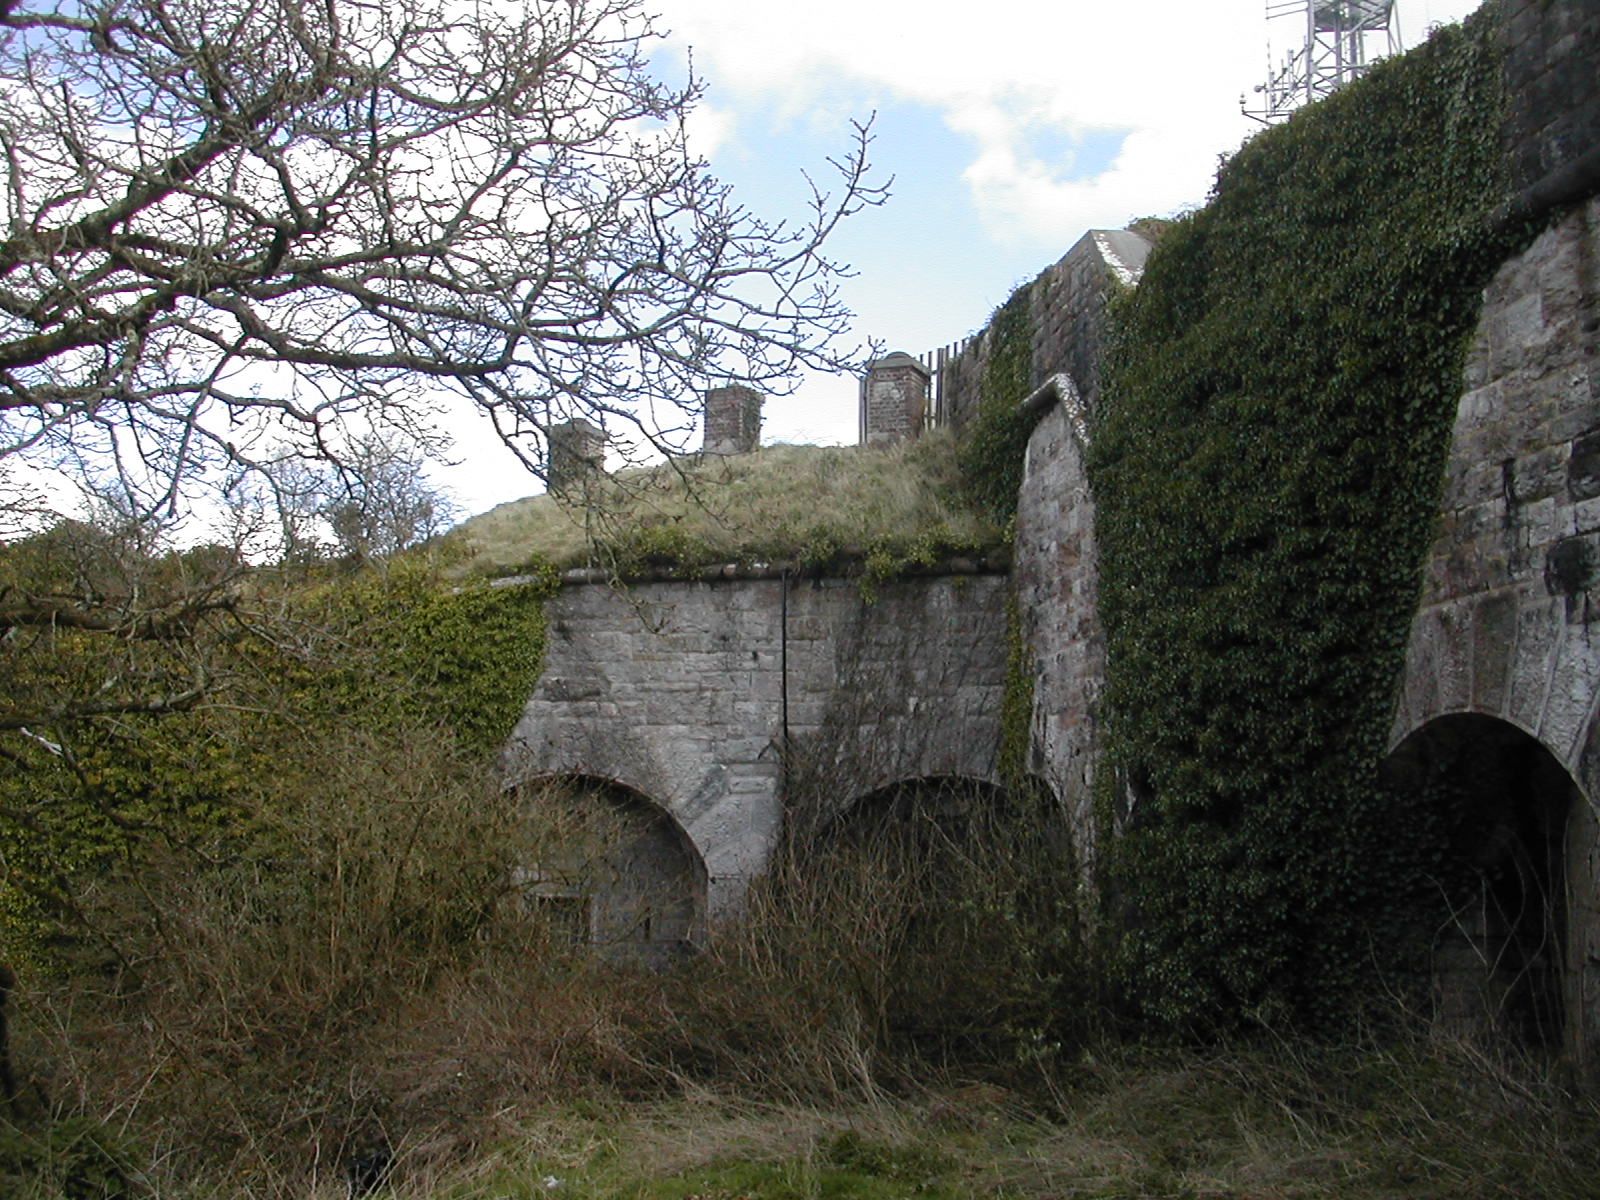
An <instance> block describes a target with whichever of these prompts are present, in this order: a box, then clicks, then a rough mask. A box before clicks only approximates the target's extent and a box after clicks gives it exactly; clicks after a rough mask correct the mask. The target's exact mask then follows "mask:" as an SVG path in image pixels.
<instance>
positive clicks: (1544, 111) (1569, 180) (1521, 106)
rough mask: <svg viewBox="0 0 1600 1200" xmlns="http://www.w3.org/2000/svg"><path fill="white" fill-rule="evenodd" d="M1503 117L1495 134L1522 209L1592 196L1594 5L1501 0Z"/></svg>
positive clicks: (1598, 137)
mask: <svg viewBox="0 0 1600 1200" xmlns="http://www.w3.org/2000/svg"><path fill="white" fill-rule="evenodd" d="M1500 31H1501V45H1502V46H1503V48H1504V51H1505V56H1506V65H1505V78H1506V96H1507V108H1508V112H1507V120H1506V123H1505V126H1504V128H1503V129H1502V131H1501V137H1502V141H1503V144H1504V146H1505V150H1506V159H1507V162H1508V163H1509V165H1510V167H1511V173H1512V180H1513V184H1514V186H1515V187H1516V189H1517V190H1518V193H1519V204H1520V206H1521V207H1523V208H1525V209H1528V210H1531V211H1535V212H1537V211H1541V210H1543V209H1546V208H1549V207H1550V206H1552V205H1562V204H1568V203H1571V202H1573V201H1576V200H1581V199H1583V198H1584V197H1586V196H1590V195H1593V194H1594V192H1595V190H1596V181H1597V179H1600V5H1596V4H1594V3H1593V2H1592V0H1565V2H1560V3H1553V2H1552V0H1501V22H1500Z"/></svg>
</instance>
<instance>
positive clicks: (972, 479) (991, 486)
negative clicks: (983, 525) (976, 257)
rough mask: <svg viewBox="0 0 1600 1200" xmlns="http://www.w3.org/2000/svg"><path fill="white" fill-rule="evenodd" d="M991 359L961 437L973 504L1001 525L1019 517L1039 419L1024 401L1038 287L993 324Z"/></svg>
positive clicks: (1018, 297)
mask: <svg viewBox="0 0 1600 1200" xmlns="http://www.w3.org/2000/svg"><path fill="white" fill-rule="evenodd" d="M985 337H986V338H987V339H988V351H989V356H988V359H987V361H986V362H985V363H984V370H983V377H982V379H981V380H980V381H979V385H978V408H977V412H975V413H974V414H973V417H972V420H971V422H970V423H969V424H968V425H967V427H966V428H965V429H963V430H962V432H961V468H962V471H963V478H964V481H965V486H966V489H967V492H968V495H969V496H970V497H971V499H972V501H973V503H974V504H975V505H977V506H978V507H979V508H981V509H982V510H984V511H985V512H986V513H988V514H989V516H991V517H993V518H994V519H995V520H997V521H1001V522H1005V521H1009V520H1010V519H1011V518H1012V517H1013V516H1014V515H1015V514H1016V511H1017V491H1018V489H1019V488H1021V486H1022V467H1023V457H1024V455H1025V453H1026V451H1027V448H1028V435H1029V434H1031V433H1032V432H1033V426H1034V422H1035V420H1036V418H1035V416H1034V415H1033V414H1031V413H1028V412H1025V411H1024V410H1023V408H1022V401H1023V400H1025V399H1026V398H1027V396H1028V393H1029V391H1031V390H1032V383H1033V376H1032V372H1033V286H1032V285H1031V284H1023V285H1022V286H1021V287H1019V288H1018V289H1017V290H1016V291H1014V292H1013V293H1011V298H1010V299H1009V300H1007V301H1006V302H1005V303H1004V304H1002V305H1001V306H1000V307H999V308H998V309H997V310H996V311H995V314H994V316H993V317H991V318H990V320H989V325H988V328H987V331H986V332H985Z"/></svg>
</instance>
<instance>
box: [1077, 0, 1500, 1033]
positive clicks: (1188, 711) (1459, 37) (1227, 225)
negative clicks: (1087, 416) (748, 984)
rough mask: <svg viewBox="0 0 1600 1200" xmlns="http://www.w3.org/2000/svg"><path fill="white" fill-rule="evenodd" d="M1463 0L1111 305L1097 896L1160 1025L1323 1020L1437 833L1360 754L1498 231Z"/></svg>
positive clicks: (1374, 747) (1416, 561)
mask: <svg viewBox="0 0 1600 1200" xmlns="http://www.w3.org/2000/svg"><path fill="white" fill-rule="evenodd" d="M1492 16H1493V14H1492V13H1486V14H1482V16H1481V17H1480V19H1475V20H1473V21H1470V22H1468V23H1467V24H1466V25H1465V26H1464V27H1452V28H1447V29H1445V30H1442V31H1441V32H1439V33H1438V34H1436V35H1435V36H1434V37H1433V38H1432V39H1431V40H1430V41H1429V42H1428V43H1427V44H1426V45H1424V46H1423V47H1421V48H1419V49H1418V50H1416V51H1414V52H1413V53H1411V54H1408V55H1406V56H1404V57H1403V58H1399V59H1394V60H1390V61H1388V62H1385V63H1383V64H1380V65H1379V66H1377V67H1376V68H1374V69H1373V70H1372V71H1371V72H1370V73H1369V74H1368V75H1367V76H1366V77H1365V78H1363V79H1362V80H1361V81H1359V82H1358V83H1357V84H1353V85H1351V86H1349V87H1347V88H1345V89H1343V90H1342V91H1340V92H1339V93H1337V94H1336V95H1335V96H1333V97H1332V98H1330V99H1328V100H1326V101H1324V102H1323V103H1320V104H1318V105H1315V106H1313V107H1311V108H1308V109H1306V110H1303V111H1302V112H1300V113H1299V114H1297V115H1296V116H1295V117H1294V119H1293V120H1291V121H1290V122H1288V123H1287V124H1286V125H1284V126H1281V127H1278V128H1274V129H1271V130H1268V131H1265V132H1263V133H1262V134H1260V135H1259V136H1257V137H1256V138H1255V139H1254V140H1253V141H1251V142H1250V143H1249V144H1247V145H1246V146H1245V147H1244V148H1243V149H1241V150H1240V151H1239V152H1238V154H1236V155H1235V156H1234V157H1233V158H1232V159H1231V160H1230V161H1229V162H1227V163H1226V164H1225V165H1224V166H1223V168H1222V170H1221V171H1220V173H1219V176H1218V179H1217V184H1216V188H1215V191H1214V194H1213V197H1212V199H1211V201H1210V203H1209V204H1208V205H1207V206H1206V207H1205V208H1204V209H1202V210H1200V211H1198V212H1196V213H1194V214H1192V215H1190V216H1188V217H1186V218H1185V219H1183V220H1181V221H1179V222H1177V223H1176V224H1175V225H1174V226H1173V227H1172V228H1171V229H1170V230H1168V231H1167V232H1166V235H1165V237H1164V239H1163V241H1162V243H1161V245H1160V246H1159V247H1158V249H1157V250H1156V252H1155V253H1154V254H1153V255H1152V256H1151V259H1150V262H1149V265H1148V269H1147V271H1146V273H1145V276H1144V279H1143V281H1142V283H1141V285H1140V287H1139V288H1138V290H1137V292H1135V293H1133V294H1131V295H1129V296H1128V297H1126V298H1125V299H1123V300H1122V301H1120V302H1119V304H1118V305H1117V306H1116V308H1115V309H1114V324H1115V335H1114V339H1113V343H1112V346H1111V350H1110V352H1109V355H1108V359H1107V362H1106V364H1105V370H1104V377H1103V392H1102V400H1101V403H1100V406H1099V410H1098V411H1097V412H1096V413H1095V414H1094V424H1093V446H1092V451H1091V454H1090V458H1089V468H1090V473H1091V482H1092V484H1093V487H1094V492H1095V497H1096V501H1097V505H1098V527H1097V536H1098V538H1099V543H1100V548H1101V570H1102V579H1101V603H1102V615H1103V619H1104V621H1105V625H1106V629H1107V633H1108V638H1109V668H1108V669H1109V678H1108V683H1107V689H1106V693H1105V715H1106V719H1107V723H1108V729H1109V735H1108V736H1109V739H1110V749H1111V756H1112V763H1113V765H1114V766H1115V768H1116V771H1115V778H1116V780H1117V781H1118V782H1117V783H1116V785H1115V786H1117V787H1118V788H1119V789H1122V793H1123V794H1122V795H1121V796H1119V801H1121V802H1126V803H1129V804H1131V811H1130V812H1127V813H1126V814H1125V815H1124V816H1123V818H1122V821H1121V835H1120V837H1118V838H1117V839H1115V842H1114V846H1113V853H1112V854H1111V856H1110V858H1109V864H1110V865H1109V867H1108V870H1109V872H1110V875H1109V877H1108V880H1107V883H1108V889H1107V890H1108V894H1110V895H1114V896H1117V897H1119V900H1118V903H1119V905H1121V906H1124V907H1123V908H1122V910H1121V911H1122V914H1123V915H1125V916H1127V917H1128V920H1127V922H1126V924H1125V925H1124V926H1122V933H1121V945H1120V947H1119V953H1118V962H1117V969H1118V973H1119V976H1120V980H1121V982H1122V984H1123V985H1124V987H1125V990H1126V995H1127V996H1128V997H1129V999H1130V1001H1131V1003H1132V1004H1133V1006H1134V1007H1135V1008H1136V1009H1138V1010H1140V1011H1141V1012H1143V1013H1144V1014H1145V1015H1146V1016H1150V1017H1154V1018H1156V1019H1157V1020H1158V1021H1160V1022H1162V1023H1165V1024H1168V1025H1171V1026H1174V1027H1177V1028H1185V1029H1200V1028H1206V1027H1210V1026H1215V1025H1226V1024H1231V1023H1235V1022H1238V1021H1240V1020H1252V1019H1253V1020H1258V1021H1268V1022H1271V1021H1275V1020H1281V1019H1285V1018H1294V1017H1301V1018H1304V1017H1322V1016H1327V1015H1329V1014H1332V1013H1336V1012H1341V1011H1347V1005H1348V1002H1349V1001H1350V999H1351V998H1352V996H1353V995H1354V994H1355V991H1354V989H1355V987H1356V985H1357V984H1358V983H1360V982H1361V981H1362V979H1363V977H1364V974H1365V973H1366V972H1367V971H1368V970H1369V969H1370V968H1372V967H1373V966H1382V965H1383V964H1384V963H1385V962H1386V961H1387V960H1388V959H1389V958H1390V956H1391V955H1392V953H1393V952H1394V951H1396V949H1397V948H1398V947H1399V945H1400V944H1401V943H1402V941H1403V934H1404V932H1405V931H1406V929H1407V928H1408V925H1407V918H1406V901H1407V888H1408V887H1410V886H1412V885H1414V884H1416V883H1417V882H1418V881H1419V880H1420V879H1421V878H1422V876H1423V874H1424V873H1425V872H1426V870H1427V869H1428V867H1429V866H1430V864H1431V863H1432V862H1433V861H1434V860H1435V857H1436V855H1437V854H1438V853H1439V851H1440V848H1441V847H1440V837H1441V833H1440V828H1439V823H1438V822H1437V821H1435V820H1434V819H1432V818H1431V817H1430V816H1429V814H1428V813H1426V812H1424V811H1421V809H1420V808H1419V807H1418V806H1417V805H1416V804H1415V803H1414V802H1408V801H1405V800H1403V799H1402V798H1400V797H1396V796H1391V795H1389V794H1387V793H1386V792H1385V791H1384V790H1383V789H1382V788H1381V787H1380V786H1379V785H1378V783H1377V781H1376V766H1377V764H1378V762H1379V760H1380V758H1381V755H1382V753H1383V750H1384V737H1385V733H1386V727H1387V723H1388V720H1389V717H1390V714H1391V705H1392V699H1393V689H1394V685H1395V680H1396V679H1397V678H1398V676H1399V671H1400V668H1401V665H1402V655H1403V650H1404V639H1405V634H1406V629H1407V625H1408V620H1409V615H1410V612H1411V611H1412V609H1413V607H1414V605H1415V602H1416V595H1417V588H1418V580H1419V569H1420V566H1421V563H1422V560H1423V557H1424V554H1425V552H1426V549H1427V545H1428V542H1429V536H1430V518H1431V515H1432V513H1433V512H1434V511H1435V509H1436V506H1437V502H1438V496H1439V489H1440V486H1441V474H1442V467H1443V456H1444V454H1445V452H1446V450H1447V448H1448V440H1449V432H1450V428H1451V422H1452V418H1453V416H1454V412H1455V405H1456V401H1457V397H1458V394H1459V390H1460V381H1461V373H1462V365H1463V354H1464V349H1465V345H1466V339H1467V337H1468V335H1469V333H1470V331H1471V330H1472V328H1473V326H1474V324H1475V321H1476V319H1477V314H1478V310H1479V303H1480V294H1481V289H1482V287H1483V285H1484V284H1485V283H1486V282H1487V280H1488V277H1489V275H1490V274H1491V273H1492V271H1493V269H1494V267H1495V266H1496V265H1497V264H1498V263H1499V262H1500V261H1502V260H1503V258H1504V257H1505V255H1506V254H1507V253H1508V252H1509V251H1510V250H1511V249H1513V248H1514V245H1515V242H1516V239H1517V238H1519V237H1524V238H1525V237H1526V236H1527V231H1526V230H1513V231H1507V230H1506V229H1505V228H1504V227H1503V226H1500V225H1497V223H1496V221H1495V220H1494V213H1495V211H1496V210H1497V208H1498V207H1499V206H1501V205H1502V203H1503V201H1504V199H1505V192H1506V188H1507V184H1506V182H1505V180H1504V178H1503V173H1502V172H1503V168H1502V165H1501V158H1500V153H1499V147H1498V144H1497V138H1498V134H1499V130H1500V128H1501V120H1500V112H1501V105H1502V96H1501V84H1500V68H1499V62H1498V56H1497V53H1496V51H1495V48H1494V41H1493V21H1492V19H1487V18H1492ZM1103 777H1104V778H1107V779H1109V778H1112V777H1113V773H1112V772H1105V773H1103ZM1112 807H1116V806H1112Z"/></svg>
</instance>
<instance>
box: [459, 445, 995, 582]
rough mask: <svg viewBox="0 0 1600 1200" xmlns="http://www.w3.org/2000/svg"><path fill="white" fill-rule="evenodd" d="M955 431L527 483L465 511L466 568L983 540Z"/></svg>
mask: <svg viewBox="0 0 1600 1200" xmlns="http://www.w3.org/2000/svg"><path fill="white" fill-rule="evenodd" d="M960 479H961V474H960V466H959V465H958V463H957V459H956V451H955V444H954V441H953V440H952V439H951V438H950V437H949V435H947V434H944V433H934V434H931V435H930V436H928V437H925V438H922V439H920V440H918V441H916V442H913V443H910V444H906V445H901V446H897V447H894V448H893V449H889V450H876V449H874V450H867V449H860V448H857V447H854V446H771V447H767V448H766V449H763V450H760V451H758V452H757V453H754V454H747V455H740V456H737V457H729V458H723V457H717V456H709V457H705V458H700V459H684V460H679V461H678V462H675V463H669V464H667V465H664V466H661V467H657V468H654V469H651V470H648V471H626V472H622V473H620V474H619V475H618V476H617V477H616V478H614V479H613V478H607V477H598V478H596V479H594V480H591V481H590V482H589V483H588V484H587V486H586V489H585V490H583V491H581V492H580V493H579V495H580V496H581V497H582V498H583V499H585V500H587V501H588V506H587V507H585V506H584V505H582V504H571V503H569V504H563V503H561V502H560V501H558V500H557V499H556V498H555V497H552V496H548V495H545V496H534V497H531V498H529V499H527V500H518V501H515V502H514V503H511V504H503V505H501V506H500V507H499V508H496V509H494V510H493V511H491V512H488V513H485V514H484V515H483V516H481V517H476V518H474V519H473V520H471V521H468V522H466V523H465V524H464V525H463V526H462V527H461V528H460V529H459V530H458V531H457V533H456V534H455V535H454V538H455V539H456V540H458V541H459V542H460V543H461V544H462V545H464V547H465V555H466V562H467V565H466V569H467V570H469V571H471V572H474V573H480V574H487V575H498V574H507V573H513V572H515V571H517V570H519V569H521V567H522V565H523V564H524V563H526V562H528V561H530V560H543V561H548V562H551V563H554V564H556V565H557V566H559V567H576V566H591V565H593V566H601V567H605V568H609V569H613V570H617V571H619V572H620V573H622V574H624V575H627V574H632V573H634V572H637V571H639V570H642V569H647V568H650V567H679V568H690V569H692V568H695V567H698V566H706V565H720V564H723V563H754V562H767V563H780V562H789V563H797V564H800V565H804V566H812V567H823V566H830V565H832V566H837V565H842V564H844V563H847V562H849V563H859V562H862V561H865V560H868V559H871V558H872V557H874V556H876V557H877V558H878V559H880V560H881V561H880V567H881V566H883V565H884V563H890V564H892V563H894V562H899V561H907V562H909V561H917V562H923V561H928V562H931V561H933V560H934V559H935V558H937V557H939V556H942V555H947V554H974V553H982V552H985V551H990V550H993V549H994V548H995V547H996V546H998V545H1000V544H1001V542H1002V538H1001V535H1000V533H999V531H998V530H997V529H996V527H995V525H994V523H992V522H991V521H989V520H988V519H986V518H985V517H984V516H983V515H981V514H979V513H975V512H974V511H972V509H971V508H970V507H969V506H968V505H967V504H965V503H964V502H963V500H962V496H961V488H960Z"/></svg>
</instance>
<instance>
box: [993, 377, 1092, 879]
mask: <svg viewBox="0 0 1600 1200" xmlns="http://www.w3.org/2000/svg"><path fill="white" fill-rule="evenodd" d="M1071 418H1072V414H1071V413H1070V412H1069V411H1068V409H1067V408H1066V407H1065V406H1063V405H1061V404H1056V405H1055V406H1054V407H1052V408H1051V409H1050V410H1049V411H1047V412H1046V413H1045V414H1044V416H1043V417H1042V418H1041V419H1040V421H1039V423H1038V425H1036V426H1035V427H1034V431H1033V436H1032V437H1031V438H1030V439H1029V441H1028V457H1027V462H1026V466H1025V469H1024V473H1023V482H1022V490H1021V493H1020V494H1019V496H1018V502H1017V550H1016V566H1015V575H1016V591H1017V607H1018V611H1019V613H1020V616H1021V624H1022V639H1023V646H1024V648H1025V649H1026V651H1027V655H1028V658H1029V660H1030V663H1031V667H1032V670H1033V714H1032V746H1031V762H1030V764H1029V765H1030V767H1031V769H1032V770H1033V771H1034V772H1035V773H1037V774H1038V775H1039V776H1040V777H1041V778H1043V779H1044V780H1045V781H1046V782H1047V783H1049V785H1050V787H1051V788H1052V790H1054V792H1055V794H1056V796H1057V798H1058V799H1059V800H1060V801H1061V803H1062V805H1063V806H1064V808H1065V810H1066V812H1067V814H1068V817H1069V819H1070V820H1071V822H1072V827H1073V836H1074V839H1075V841H1076V844H1077V849H1078V855H1079V862H1080V864H1081V866H1082V868H1083V870H1084V872H1085V877H1086V878H1087V874H1088V872H1089V871H1090V870H1091V869H1092V866H1093V860H1094V844H1095V837H1094V824H1093V818H1092V802H1093V786H1094V768H1095V760H1096V757H1097V755H1098V753H1099V740H1098V725H1097V716H1098V713H1097V706H1098V702H1099V698H1100V693H1101V689H1102V686H1103V683H1104V679H1105V638H1104V635H1103V634H1102V632H1101V628H1100V621H1099V608H1098V602H1099V578H1098V563H1099V559H1098V555H1097V551H1096V548H1095V539H1094V499H1093V497H1092V496H1091V494H1090V491H1089V480H1088V475H1087V473H1086V472H1085V470H1084V465H1083V446H1082V444H1081V442H1080V441H1079V436H1080V435H1079V433H1078V431H1077V430H1076V429H1075V428H1074V422H1073V421H1072V419H1071Z"/></svg>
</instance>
